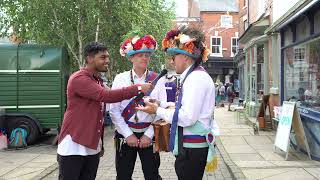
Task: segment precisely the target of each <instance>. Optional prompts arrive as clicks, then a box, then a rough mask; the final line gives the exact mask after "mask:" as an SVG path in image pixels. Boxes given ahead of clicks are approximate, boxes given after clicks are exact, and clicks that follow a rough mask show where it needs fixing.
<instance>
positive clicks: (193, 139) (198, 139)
mask: <svg viewBox="0 0 320 180" xmlns="http://www.w3.org/2000/svg"><path fill="white" fill-rule="evenodd" d="M183 142H184V143H204V142H207V140H206V137H205V136H200V135H184V136H183Z"/></svg>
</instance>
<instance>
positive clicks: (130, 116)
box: [110, 35, 167, 180]
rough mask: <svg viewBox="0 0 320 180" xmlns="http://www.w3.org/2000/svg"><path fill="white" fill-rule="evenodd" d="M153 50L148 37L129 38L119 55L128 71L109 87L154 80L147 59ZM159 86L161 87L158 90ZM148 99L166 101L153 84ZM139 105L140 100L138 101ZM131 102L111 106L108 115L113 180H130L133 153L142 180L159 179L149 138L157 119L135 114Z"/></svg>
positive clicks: (156, 157)
mask: <svg viewBox="0 0 320 180" xmlns="http://www.w3.org/2000/svg"><path fill="white" fill-rule="evenodd" d="M156 48H157V42H156V40H155V39H154V38H153V37H152V36H151V35H145V36H143V37H138V36H135V37H130V38H128V39H127V40H125V41H124V42H123V44H122V45H121V47H120V54H121V55H122V56H126V57H127V58H128V59H129V60H130V61H131V62H132V65H133V67H132V69H131V70H130V71H125V72H123V73H120V74H118V75H117V76H116V77H115V79H114V81H113V85H112V88H120V87H126V86H128V85H133V84H139V83H142V82H149V81H152V80H154V79H155V78H156V76H157V73H154V72H152V71H150V70H148V65H149V62H150V56H151V55H152V53H153V52H154V51H155V50H156ZM161 86H163V87H161ZM149 96H151V97H152V98H156V99H159V100H162V101H166V98H167V97H166V91H165V87H164V85H163V84H162V85H161V84H160V85H158V84H157V85H156V86H155V88H154V89H153V91H152V92H151V94H150V95H149ZM142 102H143V100H142ZM132 103H135V102H134V100H124V101H122V102H120V103H115V104H111V109H110V115H111V118H112V121H113V123H114V124H115V127H116V134H115V145H116V170H117V179H119V180H131V179H132V178H131V176H132V173H133V170H134V165H135V162H136V157H137V153H138V154H139V157H140V160H141V164H142V170H143V174H144V177H145V179H146V180H158V179H161V177H160V175H159V171H158V168H159V166H160V156H159V153H154V152H153V146H152V142H153V141H152V139H153V136H154V131H153V127H152V125H151V122H152V121H154V120H157V119H159V118H157V117H156V116H155V115H149V114H147V113H144V112H141V111H138V112H137V111H136V109H135V107H136V106H135V105H133V106H131V105H132Z"/></svg>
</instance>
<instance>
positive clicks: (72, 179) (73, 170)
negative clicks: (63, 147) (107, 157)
mask: <svg viewBox="0 0 320 180" xmlns="http://www.w3.org/2000/svg"><path fill="white" fill-rule="evenodd" d="M99 160H100V156H99V153H98V154H96V155H90V156H78V155H72V156H60V155H59V154H58V156H57V161H58V164H59V180H94V179H95V178H96V175H97V170H98V165H99Z"/></svg>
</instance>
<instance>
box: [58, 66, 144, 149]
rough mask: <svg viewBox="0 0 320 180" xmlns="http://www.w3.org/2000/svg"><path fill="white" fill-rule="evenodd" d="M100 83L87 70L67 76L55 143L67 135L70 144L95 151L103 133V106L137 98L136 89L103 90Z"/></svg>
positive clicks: (99, 80) (131, 87) (134, 86)
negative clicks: (63, 105) (61, 120)
mask: <svg viewBox="0 0 320 180" xmlns="http://www.w3.org/2000/svg"><path fill="white" fill-rule="evenodd" d="M101 82H102V81H101V79H100V78H99V77H95V76H94V75H93V73H92V72H90V71H89V70H87V69H85V68H84V69H81V70H79V71H77V72H75V73H74V74H72V75H71V77H70V79H69V81H68V87H67V104H68V106H67V110H66V112H65V114H64V119H63V122H62V127H61V131H60V135H59V143H60V142H61V141H62V140H63V138H64V137H65V136H66V135H67V134H70V136H71V137H72V141H74V142H76V143H78V144H81V145H83V146H85V147H88V148H91V149H97V147H98V143H99V139H100V138H101V135H102V133H103V123H102V121H103V112H104V106H103V103H104V102H105V103H115V102H119V101H122V100H124V99H130V98H132V97H133V96H136V95H138V87H137V86H138V85H133V86H130V87H124V88H121V89H115V90H106V89H104V88H103V87H102V86H101Z"/></svg>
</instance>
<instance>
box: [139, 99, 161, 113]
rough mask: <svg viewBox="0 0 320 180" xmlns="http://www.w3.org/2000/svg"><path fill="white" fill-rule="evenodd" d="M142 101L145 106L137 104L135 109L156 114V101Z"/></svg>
mask: <svg viewBox="0 0 320 180" xmlns="http://www.w3.org/2000/svg"><path fill="white" fill-rule="evenodd" d="M144 103H145V105H146V106H141V105H138V107H136V110H139V111H143V112H145V113H148V114H156V112H157V109H158V107H159V106H158V104H157V103H151V102H149V101H144Z"/></svg>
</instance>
